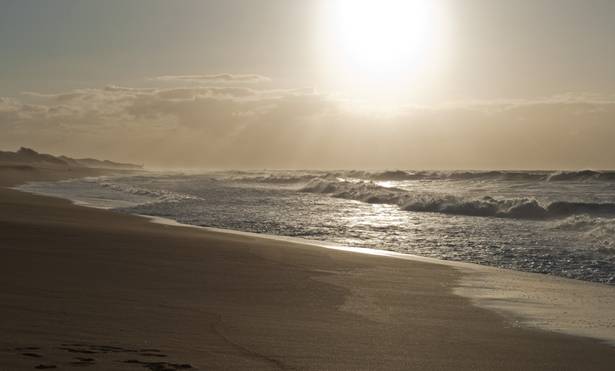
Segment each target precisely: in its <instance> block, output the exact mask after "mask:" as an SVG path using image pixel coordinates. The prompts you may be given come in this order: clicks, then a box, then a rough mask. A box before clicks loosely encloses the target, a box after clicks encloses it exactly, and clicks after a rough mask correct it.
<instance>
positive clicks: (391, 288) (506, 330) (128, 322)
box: [0, 174, 615, 370]
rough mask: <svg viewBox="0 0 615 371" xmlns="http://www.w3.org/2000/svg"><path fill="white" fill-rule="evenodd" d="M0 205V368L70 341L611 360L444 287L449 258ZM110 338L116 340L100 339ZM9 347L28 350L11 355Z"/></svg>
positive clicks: (111, 365) (308, 356) (205, 357)
mask: <svg viewBox="0 0 615 371" xmlns="http://www.w3.org/2000/svg"><path fill="white" fill-rule="evenodd" d="M0 175H1V174H0ZM0 178H1V177H0ZM0 180H1V179H0ZM0 183H1V182H0ZM0 205H1V206H2V208H3V210H4V213H3V215H0V231H1V232H2V235H3V238H2V240H0V241H1V242H0V249H1V251H2V252H3V259H2V260H1V261H0V272H2V274H0V284H1V285H2V286H3V287H4V288H5V289H4V290H3V291H2V292H0V302H3V303H7V304H5V305H3V306H0V319H5V320H3V321H1V322H0V330H2V331H0V344H2V346H1V347H0V353H2V354H1V357H0V364H2V365H3V366H5V367H8V369H11V370H21V369H24V370H25V369H32V367H34V366H35V365H36V364H37V363H41V364H42V363H43V361H45V362H54V364H58V365H63V364H69V362H70V360H69V359H68V358H66V357H67V356H71V354H70V352H71V351H80V350H86V351H89V352H93V353H95V354H94V355H93V356H92V358H95V359H96V362H97V363H96V365H89V366H88V368H90V369H94V370H98V369H100V370H109V369H122V370H124V369H126V370H138V369H142V367H144V366H142V365H143V364H145V363H139V364H136V365H133V364H131V363H130V362H129V361H131V360H133V359H134V357H141V358H139V359H138V361H139V362H149V363H148V364H153V363H154V362H157V361H160V360H161V359H160V358H155V357H154V356H151V355H143V354H137V353H135V352H136V351H135V350H134V349H138V348H148V349H149V348H153V349H159V350H160V351H161V352H164V356H165V357H166V358H164V360H165V361H168V362H171V363H174V364H180V362H184V363H189V364H190V365H191V367H193V368H195V369H200V368H203V369H225V368H226V369H228V368H234V369H324V368H329V369H375V368H378V369H408V368H418V369H495V368H499V369H511V370H513V369H542V370H547V369H553V370H556V369H557V370H559V369H579V368H583V367H585V368H587V367H589V368H591V369H597V370H598V369H604V370H608V369H610V367H611V366H612V364H613V362H615V351H614V349H613V347H611V346H608V345H606V344H604V343H602V342H600V341H598V340H594V339H589V338H584V337H578V336H569V335H561V334H557V333H553V332H547V331H543V330H537V329H533V328H526V327H516V326H512V325H511V324H510V322H509V321H508V320H505V319H504V317H502V315H501V314H497V313H495V312H493V311H491V310H487V309H483V308H481V307H480V306H479V307H477V306H475V305H473V304H472V302H471V300H470V299H467V298H464V297H462V296H458V295H454V290H455V287H457V286H459V283H460V282H462V279H463V276H464V274H463V272H461V271H460V270H459V269H456V268H454V267H450V266H445V265H442V264H433V263H428V262H421V261H417V260H411V259H391V258H390V257H386V256H377V255H372V256H366V254H357V253H354V252H351V251H340V250H334V249H323V248H318V249H316V248H314V246H310V245H307V244H306V243H292V244H291V243H290V242H289V241H282V240H278V241H276V240H273V239H266V238H263V236H248V235H243V236H241V235H237V234H233V233H219V232H217V233H214V232H211V231H209V232H207V231H200V230H196V229H195V228H194V227H177V226H163V225H159V224H158V225H157V224H154V223H152V222H150V220H147V219H145V218H142V217H137V216H134V215H126V214H120V213H113V212H110V211H107V210H100V209H93V208H88V207H82V206H76V205H73V204H71V203H70V202H69V201H67V200H65V199H59V198H51V197H44V196H37V195H32V194H28V193H24V192H19V191H15V190H9V189H0ZM62 344H69V345H62ZM70 344H73V345H70ZM75 344H80V345H75ZM111 346H112V347H117V348H119V349H120V350H117V352H115V353H114V352H105V351H102V350H101V349H103V350H104V349H109V347H111ZM24 347H35V348H39V350H36V351H32V352H34V353H36V352H38V353H39V354H40V356H41V358H40V359H29V358H28V357H25V356H22V355H20V354H18V353H19V351H15V349H17V348H24ZM105 347H107V348H105ZM2 349H3V350H2ZM10 349H13V350H10ZM65 349H71V351H66V350H65ZM67 352H69V353H67ZM124 353H126V356H125V357H126V358H125V359H124V358H112V357H120V356H121V355H122V354H124ZM114 354H117V356H114ZM128 357H133V358H128ZM147 357H150V358H147ZM152 357H154V358H152ZM118 360H119V361H121V360H123V361H121V362H122V363H117V362H119V361H118ZM63 362H64V363H63ZM105 362H107V363H105ZM124 362H128V363H124ZM137 366H138V367H137Z"/></svg>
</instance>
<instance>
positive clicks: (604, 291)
mask: <svg viewBox="0 0 615 371" xmlns="http://www.w3.org/2000/svg"><path fill="white" fill-rule="evenodd" d="M101 176H105V175H101ZM11 189H15V190H17V191H20V192H26V193H32V194H37V193H35V192H28V191H24V190H21V189H20V188H19V186H16V187H12V188H11ZM43 195H44V194H43ZM44 196H46V197H56V198H59V199H63V200H67V201H69V202H71V203H72V204H74V205H76V206H82V207H87V208H93V209H101V210H108V211H111V212H113V211H112V208H104V207H97V206H94V205H91V204H88V203H87V202H78V201H75V200H71V199H68V198H62V197H57V196H48V195H44ZM130 215H136V216H139V217H143V218H146V219H148V220H150V221H151V222H152V223H154V224H162V225H168V226H177V227H186V228H195V229H197V230H203V231H208V232H213V233H223V234H231V235H238V236H247V237H252V238H262V239H265V240H274V241H282V242H288V243H291V244H304V245H311V246H316V247H320V248H327V249H334V250H339V251H346V252H352V253H357V254H366V255H375V256H381V257H388V258H395V259H402V260H410V261H418V262H425V263H429V264H438V265H444V266H448V267H452V268H454V269H457V270H459V271H460V272H462V276H461V278H460V280H459V283H458V285H457V286H456V287H455V288H454V290H453V292H454V293H455V294H456V295H460V296H462V297H465V298H467V299H470V300H471V301H472V302H473V303H474V304H475V305H476V306H478V307H480V308H485V309H488V310H492V311H494V312H497V313H499V314H501V315H503V316H505V317H506V318H507V320H508V321H510V323H511V324H513V325H515V326H526V327H531V328H537V329H541V330H546V331H553V332H558V333H563V334H567V335H572V336H581V337H588V338H592V339H598V340H601V341H604V342H605V343H607V344H609V345H611V346H613V347H615V309H613V308H615V287H612V286H609V285H607V284H600V283H595V282H587V281H582V280H575V279H570V278H565V277H559V276H553V275H547V274H539V273H533V272H523V271H515V270H511V269H504V268H498V267H491V266H486V265H480V264H476V263H469V262H461V261H451V260H442V259H437V258H431V257H423V256H420V255H413V254H404V253H399V252H394V251H389V250H379V249H373V248H365V247H353V246H345V245H341V244H337V243H334V242H329V241H320V240H310V239H305V238H301V237H291V236H278V235H271V234H265V233H253V232H245V231H239V230H232V229H223V228H213V227H204V226H198V225H192V224H185V223H180V222H178V221H176V220H174V219H171V218H164V217H158V216H151V215H142V214H130ZM554 293H558V294H554ZM578 298H583V304H582V305H580V304H579V299H578Z"/></svg>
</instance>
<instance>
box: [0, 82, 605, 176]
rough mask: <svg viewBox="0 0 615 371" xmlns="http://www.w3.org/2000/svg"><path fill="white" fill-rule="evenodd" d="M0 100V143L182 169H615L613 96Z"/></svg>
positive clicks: (219, 90)
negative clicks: (417, 103) (396, 103)
mask: <svg viewBox="0 0 615 371" xmlns="http://www.w3.org/2000/svg"><path fill="white" fill-rule="evenodd" d="M22 98H23V99H9V98H0V130H1V131H2V136H0V146H2V147H5V148H7V149H10V148H16V147H19V146H21V145H26V146H31V147H34V148H37V149H40V150H44V151H48V152H52V153H57V154H67V155H74V156H98V157H105V158H111V159H114V160H123V161H135V162H139V163H146V164H150V165H160V166H182V167H209V168H211V167H216V168H220V167H224V168H238V167H259V168H263V167H270V168H271V167H277V168H293V167H300V168H306V167H335V168H365V167H380V168H383V167H384V168H394V167H397V168H408V169H409V168H449V169H450V168H587V167H591V168H613V167H615V147H613V146H612V144H611V138H614V137H615V100H614V99H612V97H608V96H598V95H592V94H578V95H573V94H565V95H560V96H555V97H547V98H543V99H536V100H505V101H504V100H501V101H467V102H456V103H447V104H442V105H436V106H429V107H410V106H409V107H403V108H402V109H400V110H399V112H398V113H397V114H395V115H382V114H378V113H377V112H371V113H369V112H364V111H360V110H354V109H352V108H349V103H348V101H341V100H339V99H336V98H333V97H332V96H329V95H327V94H323V93H319V92H316V91H314V90H313V89H260V90H259V89H251V88H247V87H233V86H184V87H172V88H168V87H166V88H165V87H154V88H132V87H121V86H106V87H102V88H89V89H78V90H73V91H66V92H60V93H58V94H38V93H27V94H24V95H23V97H22Z"/></svg>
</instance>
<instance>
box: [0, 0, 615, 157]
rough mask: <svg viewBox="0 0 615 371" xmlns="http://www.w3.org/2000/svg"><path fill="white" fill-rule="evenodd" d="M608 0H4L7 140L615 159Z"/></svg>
mask: <svg viewBox="0 0 615 371" xmlns="http://www.w3.org/2000/svg"><path fill="white" fill-rule="evenodd" d="M613 35H615V2H613V1H608V0H605V1H600V0H593V1H571V0H552V1H547V0H542V1H507V2H505V1H487V0H466V1H446V0H441V1H437V0H436V1H431V2H426V1H414V2H413V1H394V0H380V1H369V0H365V1H345V0H335V1H324V0H323V1H304V0H292V1H291V0H261V1H249V0H245V1H239V0H233V1H229V0H225V1H181V2H171V1H149V0H148V1H138V0H133V1H123V0H117V1H104V2H85V1H78V0H73V1H68V0H61V1H54V2H40V1H34V0H13V1H11V0H0V50H1V56H2V58H0V67H1V68H0V134H1V135H0V149H15V148H17V147H19V146H28V147H32V148H35V149H37V150H39V151H42V152H49V153H55V154H65V155H68V156H73V157H100V158H107V159H110V160H115V161H130V162H136V163H144V164H146V165H147V166H150V167H181V168H405V169H490V168H491V169H579V168H594V169H606V168H614V167H615V146H613V144H612V142H613V139H614V138H615V65H614V64H613V60H615V47H614V46H613V45H615V43H614V42H613Z"/></svg>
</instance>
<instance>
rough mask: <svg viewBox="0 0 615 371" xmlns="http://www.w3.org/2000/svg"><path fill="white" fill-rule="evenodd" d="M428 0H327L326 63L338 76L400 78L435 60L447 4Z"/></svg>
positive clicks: (393, 81) (388, 81) (370, 79)
mask: <svg viewBox="0 0 615 371" xmlns="http://www.w3.org/2000/svg"><path fill="white" fill-rule="evenodd" d="M439 4H440V2H439V1H428V0H336V1H332V2H327V5H326V10H325V11H326V14H325V19H326V23H327V24H326V25H325V27H324V30H325V42H326V44H327V45H328V51H327V56H328V58H327V59H328V60H327V66H326V68H328V69H329V72H330V73H331V74H334V75H335V77H336V78H338V79H340V78H345V79H346V80H353V81H358V80H360V81H361V82H362V83H370V82H372V83H374V82H376V83H386V84H389V85H394V84H400V83H403V82H404V81H407V80H408V78H409V77H412V78H416V77H417V76H419V75H421V74H422V73H423V72H424V70H425V69H426V67H429V66H430V64H432V63H435V62H436V59H437V57H438V55H437V54H438V51H439V49H440V48H441V46H442V45H441V44H442V26H443V24H442V23H443V22H442V9H440V7H439Z"/></svg>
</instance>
